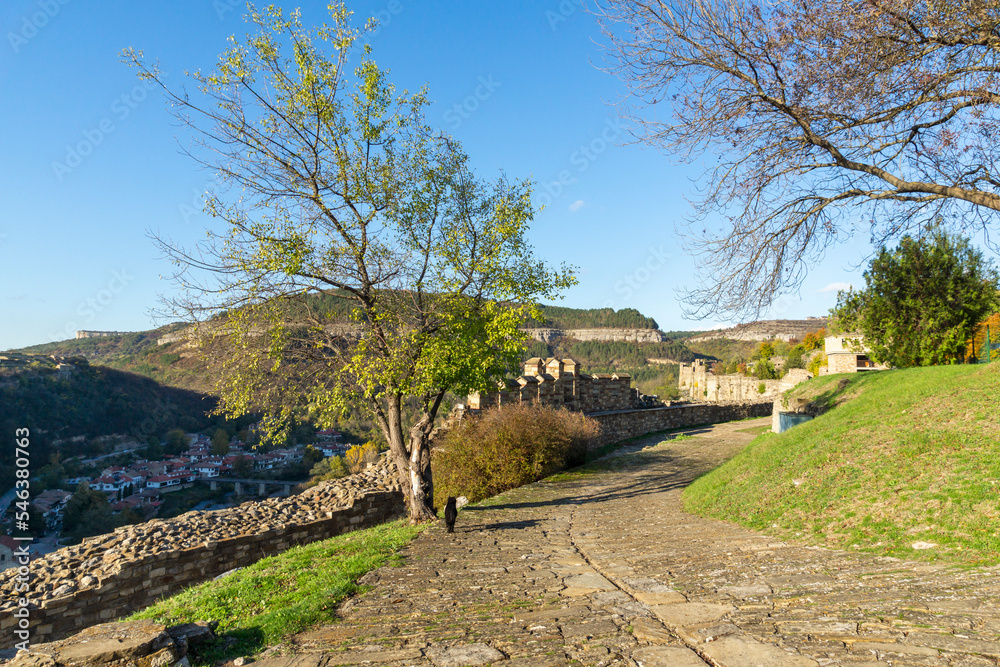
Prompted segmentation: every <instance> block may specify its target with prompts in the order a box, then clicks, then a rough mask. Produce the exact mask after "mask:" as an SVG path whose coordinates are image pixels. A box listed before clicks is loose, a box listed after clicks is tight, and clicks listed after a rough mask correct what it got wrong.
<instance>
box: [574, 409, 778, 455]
mask: <svg viewBox="0 0 1000 667" xmlns="http://www.w3.org/2000/svg"><path fill="white" fill-rule="evenodd" d="M770 414H771V403H744V404H728V405H721V404H717V403H691V404H687V405H671V406H668V407H665V408H648V409H645V410H618V411H615V412H604V413H596V414H590V415H587V416H588V417H590V418H592V419H595V420H596V421H597V422H598V423H599V424H600V425H601V433H600V435H599V436H598V438H597V441H596V442H595V443H594V446H595V447H600V446H602V445H606V444H609V443H612V442H619V441H621V440H628V439H629V438H636V437H639V436H642V435H646V434H648V433H656V432H657V431H668V430H671V429H676V428H687V427H690V426H701V425H702V424H720V423H722V422H730V421H736V420H738V419H750V418H751V417H767V416H770Z"/></svg>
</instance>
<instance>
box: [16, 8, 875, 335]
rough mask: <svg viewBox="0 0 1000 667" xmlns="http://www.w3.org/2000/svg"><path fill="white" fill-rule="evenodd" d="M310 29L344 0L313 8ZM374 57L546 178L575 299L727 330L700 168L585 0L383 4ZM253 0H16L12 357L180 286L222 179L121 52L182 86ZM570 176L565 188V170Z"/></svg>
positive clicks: (556, 252)
mask: <svg viewBox="0 0 1000 667" xmlns="http://www.w3.org/2000/svg"><path fill="white" fill-rule="evenodd" d="M285 6H286V7H289V8H290V7H294V6H301V7H302V10H303V17H304V19H305V21H306V22H307V23H318V22H320V21H322V20H324V18H325V17H326V16H327V14H326V10H325V6H326V3H325V2H301V3H298V4H297V5H296V4H287V5H285ZM349 7H350V8H351V9H352V10H353V11H354V12H355V18H356V19H358V21H359V23H360V22H361V21H362V20H363V17H366V16H371V15H375V16H378V17H380V19H381V22H382V28H381V29H380V31H379V33H378V34H377V35H376V36H374V37H373V38H372V45H373V49H374V51H373V57H374V58H375V60H376V61H377V62H378V63H379V65H381V66H383V67H388V68H389V69H390V70H391V75H390V78H391V79H392V80H393V81H394V82H395V83H396V85H397V86H398V87H400V88H404V87H405V88H409V89H411V90H413V89H416V88H418V87H419V86H421V85H424V84H427V85H428V87H429V90H430V98H431V99H432V100H434V102H435V103H434V105H433V107H432V108H431V110H430V113H429V120H430V121H431V122H432V123H434V124H436V125H438V126H440V127H441V128H442V129H444V130H446V131H448V132H450V133H452V134H453V135H454V136H455V137H457V138H458V139H459V140H460V141H462V142H463V144H464V146H465V148H466V151H467V152H468V153H469V155H470V156H471V157H472V160H473V162H474V164H475V166H476V169H477V170H478V172H479V174H480V175H481V176H483V177H493V176H495V175H496V174H497V173H498V170H501V169H502V170H504V171H505V172H506V173H507V174H508V175H510V176H512V177H524V176H531V177H533V178H534V179H535V180H536V181H537V182H538V185H537V186H536V192H537V193H538V194H539V197H540V200H544V201H545V202H546V203H547V205H546V207H545V209H544V210H543V211H542V212H540V213H539V214H538V215H537V216H536V218H535V221H534V223H533V225H532V232H531V239H532V242H533V244H534V246H535V248H536V251H537V253H538V254H539V255H540V256H541V257H542V258H544V259H545V260H547V261H549V262H552V263H560V262H563V261H565V262H569V263H571V264H575V265H576V266H577V267H579V278H580V284H579V285H578V286H576V287H575V288H573V289H572V290H570V291H569V292H568V293H567V294H566V298H565V299H563V300H562V301H561V302H560V304H561V305H567V306H574V307H581V308H586V307H600V306H613V307H615V308H624V307H634V308H637V309H639V310H641V311H642V312H644V313H646V314H648V315H651V316H653V317H655V318H656V320H657V322H658V323H659V324H660V327H661V328H663V329H665V330H666V329H704V328H711V327H713V326H717V325H719V324H721V323H718V322H714V321H700V322H695V321H688V320H684V319H683V318H682V316H681V312H680V308H679V305H678V303H677V296H676V289H677V288H678V287H680V286H683V285H691V284H692V283H693V279H694V276H695V274H696V272H697V269H696V267H695V266H694V263H693V262H692V260H691V259H690V258H688V257H686V256H685V255H684V253H683V251H682V250H681V248H680V247H679V245H678V239H677V237H676V236H675V233H674V230H675V225H677V224H678V223H680V222H682V221H683V219H684V216H685V215H686V214H687V213H689V212H690V210H691V209H690V204H688V202H687V200H686V199H685V196H686V195H690V194H691V193H692V192H693V184H692V179H693V178H695V177H697V176H698V167H697V165H693V166H686V167H677V166H673V165H672V163H671V161H670V160H669V159H668V158H667V157H665V156H664V155H662V154H660V153H658V152H657V151H655V150H651V149H648V148H645V147H643V146H641V145H633V144H629V143H628V136H627V134H626V132H625V129H624V127H625V126H624V125H623V124H622V122H621V121H619V120H618V116H619V113H618V110H617V109H616V108H615V107H614V105H613V103H614V102H615V101H616V100H618V99H619V97H620V95H621V94H622V91H623V88H622V85H621V84H620V83H619V82H618V81H617V80H616V79H615V78H614V77H613V76H612V75H610V74H608V73H606V72H604V71H601V70H600V69H599V66H600V64H601V61H602V58H603V55H602V52H601V50H600V47H599V45H598V43H599V42H600V41H601V36H600V31H599V29H598V27H597V24H596V21H595V19H594V17H593V16H591V15H590V14H588V13H586V12H585V11H584V10H583V9H582V7H581V6H580V5H579V4H574V3H573V2H572V1H571V0H562V2H560V1H559V0H530V1H529V0H505V1H504V2H502V3H472V2H467V3H458V2H443V1H438V0H421V1H420V2H416V1H415V0H377V1H376V0H372V1H366V2H353V3H351V4H350V5H349ZM243 11H244V5H242V4H241V3H239V2H237V1H236V0H214V1H213V0H174V1H173V2H169V3H145V2H135V3H127V2H114V3H100V4H99V5H97V6H95V5H94V3H85V2H83V1H82V0H31V1H25V0H7V2H5V3H3V5H2V6H0V38H2V43H0V90H2V92H3V94H2V95H0V121H2V122H0V151H2V155H3V159H2V160H0V193H2V195H3V203H4V208H3V214H2V217H0V259H2V261H0V313H2V315H0V350H2V349H9V348H13V347H20V346H24V345H31V344H36V343H43V342H49V341H53V340H62V339H65V338H71V337H73V335H74V332H75V331H76V330H77V329H98V330H117V331H137V330H142V329H148V328H152V327H153V326H155V325H157V324H163V323H165V322H161V321H154V320H153V318H152V317H151V315H150V309H151V308H153V307H154V306H155V305H156V302H157V295H158V294H161V293H166V292H169V291H170V290H171V289H172V285H171V284H170V283H169V282H168V281H166V280H164V279H161V278H160V276H161V275H166V274H169V273H170V270H171V267H170V265H169V264H168V263H167V262H165V261H164V260H163V259H161V258H159V257H158V251H157V250H156V248H155V247H154V245H153V244H152V242H151V241H150V240H149V238H148V233H149V231H150V230H153V231H156V232H159V233H162V234H165V235H167V236H170V237H171V238H173V239H175V240H176V241H179V242H181V243H184V242H191V241H195V240H198V239H199V238H201V237H202V236H203V234H204V229H205V228H206V226H207V225H208V224H209V219H208V217H207V216H205V215H204V214H203V213H201V212H200V207H201V204H200V198H201V193H202V192H204V189H205V187H206V186H207V184H208V183H209V182H210V180H211V177H212V175H211V174H210V173H207V172H205V171H203V170H201V168H200V167H199V166H198V165H196V164H195V163H194V162H193V161H192V160H191V159H190V158H188V157H186V156H184V155H182V154H181V152H180V148H179V146H178V139H179V140H180V141H181V142H182V143H183V142H185V140H186V138H187V136H188V135H186V134H184V133H183V130H182V129H180V128H178V127H176V126H175V125H174V123H173V119H172V117H171V116H170V115H169V114H168V113H167V110H166V106H165V102H164V100H163V98H162V96H160V95H159V94H158V93H156V92H155V91H151V90H149V89H147V88H146V87H144V86H143V84H142V83H141V82H140V81H139V80H138V79H137V78H136V76H135V73H134V72H133V71H132V70H130V69H129V68H128V67H126V66H125V65H123V64H122V63H121V62H120V57H119V52H120V51H121V49H123V48H125V47H135V48H137V49H142V50H144V51H145V54H146V56H147V57H148V58H150V59H155V60H159V62H160V65H161V68H162V69H163V71H165V72H166V73H167V81H168V82H170V83H171V84H172V85H175V86H178V85H181V84H183V83H184V78H185V77H184V75H183V72H184V70H195V69H205V70H207V69H210V68H211V67H212V66H213V65H214V63H215V62H216V58H217V56H218V54H219V53H220V52H221V51H223V50H224V49H225V47H226V38H227V37H228V36H230V35H233V34H237V35H242V34H243V33H244V32H245V27H244V24H243V22H242V18H241V15H242V13H243ZM560 181H562V182H560ZM868 252H869V248H868V246H867V242H866V241H857V242H854V241H851V242H848V243H847V244H846V245H843V246H840V247H838V248H836V249H835V250H833V251H832V252H830V253H828V255H827V257H826V258H825V259H824V261H823V262H822V263H821V264H819V265H818V266H816V267H814V268H813V270H812V271H811V272H810V274H809V277H808V278H807V280H806V282H805V283H804V285H803V286H802V288H801V290H800V291H799V292H798V294H793V295H790V296H787V297H784V298H783V299H782V300H781V301H780V302H779V303H778V305H777V306H776V307H775V308H774V309H772V312H771V313H770V315H771V316H773V317H784V318H794V317H805V316H808V315H822V314H825V313H826V311H827V310H828V309H829V308H830V306H832V305H833V303H834V301H835V296H836V292H835V290H833V289H829V290H828V291H823V290H824V288H827V287H829V286H830V285H833V284H838V283H839V284H845V283H850V282H854V283H858V282H860V277H859V276H860V271H858V270H855V269H854V267H855V265H856V264H857V263H858V262H859V261H861V260H862V259H863V258H864V257H865V256H866V254H867V253H868Z"/></svg>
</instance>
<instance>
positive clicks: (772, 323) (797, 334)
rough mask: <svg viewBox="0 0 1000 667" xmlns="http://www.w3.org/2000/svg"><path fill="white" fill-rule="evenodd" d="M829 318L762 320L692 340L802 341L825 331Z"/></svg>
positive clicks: (709, 333) (710, 332)
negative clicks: (803, 338)
mask: <svg viewBox="0 0 1000 667" xmlns="http://www.w3.org/2000/svg"><path fill="white" fill-rule="evenodd" d="M826 325H827V318H825V317H810V318H808V319H805V320H761V321H759V322H748V323H747V324H739V325H737V326H735V327H731V328H729V329H723V330H722V331H709V332H706V333H703V334H698V335H697V336H692V337H691V338H690V340H691V341H692V342H697V341H701V340H714V339H717V338H728V339H730V340H752V341H764V340H784V341H788V340H791V339H793V338H797V339H799V340H801V339H802V337H803V336H805V335H806V334H807V333H809V332H811V331H816V330H817V329H825V328H826Z"/></svg>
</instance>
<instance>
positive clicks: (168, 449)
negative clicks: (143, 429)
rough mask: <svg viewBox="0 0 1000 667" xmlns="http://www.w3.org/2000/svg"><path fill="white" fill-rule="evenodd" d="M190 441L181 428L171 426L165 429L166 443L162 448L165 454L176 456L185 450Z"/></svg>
mask: <svg viewBox="0 0 1000 667" xmlns="http://www.w3.org/2000/svg"><path fill="white" fill-rule="evenodd" d="M190 443H191V441H190V440H189V439H188V437H187V435H186V434H185V433H184V430H183V429H179V428H173V429H170V430H169V431H167V438H166V445H165V446H164V448H163V449H164V452H165V453H166V454H169V455H170V456H176V455H177V454H180V453H181V452H183V451H184V450H186V449H187V448H188V446H189V445H190Z"/></svg>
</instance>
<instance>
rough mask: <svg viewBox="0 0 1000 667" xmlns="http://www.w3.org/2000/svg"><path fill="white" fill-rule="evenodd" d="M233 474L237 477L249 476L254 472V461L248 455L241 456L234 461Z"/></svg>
mask: <svg viewBox="0 0 1000 667" xmlns="http://www.w3.org/2000/svg"><path fill="white" fill-rule="evenodd" d="M233 474H234V475H236V476H237V477H243V478H246V477H249V476H250V475H252V474H253V461H251V460H250V459H249V458H247V457H246V456H239V457H237V459H236V460H235V461H233Z"/></svg>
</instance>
